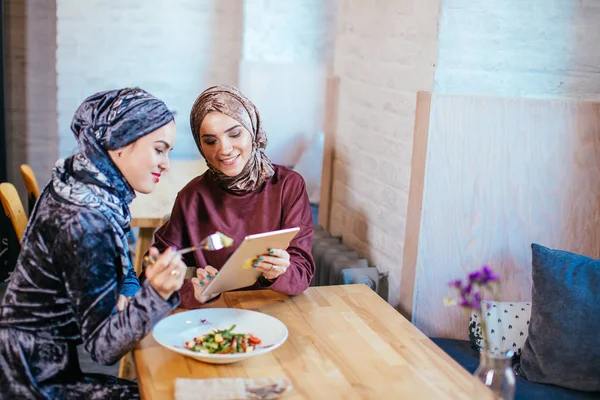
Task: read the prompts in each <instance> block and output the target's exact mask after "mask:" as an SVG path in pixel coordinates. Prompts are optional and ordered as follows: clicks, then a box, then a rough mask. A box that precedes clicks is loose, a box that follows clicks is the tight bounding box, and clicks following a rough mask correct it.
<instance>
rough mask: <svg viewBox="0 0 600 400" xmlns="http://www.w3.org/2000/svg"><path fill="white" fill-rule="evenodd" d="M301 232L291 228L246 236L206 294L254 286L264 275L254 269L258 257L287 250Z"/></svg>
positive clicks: (298, 229) (208, 287) (205, 290)
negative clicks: (274, 251) (273, 250)
mask: <svg viewBox="0 0 600 400" xmlns="http://www.w3.org/2000/svg"><path fill="white" fill-rule="evenodd" d="M299 231H300V228H289V229H282V230H279V231H272V232H265V233H257V234H255V235H249V236H246V237H245V238H244V240H243V241H242V244H241V245H240V246H239V247H238V248H237V249H236V250H235V251H234V252H233V254H232V255H231V257H229V259H228V260H227V261H226V262H225V265H223V267H222V268H221V270H220V271H219V274H218V275H217V276H216V277H215V278H213V280H212V281H211V282H210V284H209V285H208V286H207V287H206V289H204V294H205V295H207V296H211V295H213V294H216V293H223V292H227V291H229V290H235V289H240V288H243V287H247V286H251V285H253V284H254V283H255V282H256V281H257V280H258V278H259V277H260V276H261V275H262V272H260V271H259V270H257V269H255V268H252V265H253V263H254V261H256V259H257V258H258V256H260V255H262V254H268V253H269V250H270V249H285V248H287V246H288V244H289V243H290V242H291V241H292V239H293V238H294V237H295V236H296V235H297V234H298V232H299Z"/></svg>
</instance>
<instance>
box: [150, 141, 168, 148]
mask: <svg viewBox="0 0 600 400" xmlns="http://www.w3.org/2000/svg"><path fill="white" fill-rule="evenodd" d="M154 143H162V144H164V145H165V146H167V149H170V148H171V145H170V144H169V142H167V141H165V140H157V141H155V142H154Z"/></svg>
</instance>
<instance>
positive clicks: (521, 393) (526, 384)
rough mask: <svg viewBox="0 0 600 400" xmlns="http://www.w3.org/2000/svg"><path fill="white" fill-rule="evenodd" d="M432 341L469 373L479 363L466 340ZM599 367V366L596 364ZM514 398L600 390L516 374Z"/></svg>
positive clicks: (577, 398) (559, 397) (579, 396)
mask: <svg viewBox="0 0 600 400" xmlns="http://www.w3.org/2000/svg"><path fill="white" fill-rule="evenodd" d="M431 340H433V342H434V343H435V344H437V345H438V346H439V347H440V348H441V349H442V350H444V351H445V352H446V353H447V354H448V355H449V356H450V357H452V358H453V359H454V360H455V361H456V362H458V363H459V364H460V365H461V366H462V367H463V368H465V369H466V370H467V371H469V372H470V373H473V372H475V370H476V369H477V366H478V365H479V354H478V353H477V352H476V351H475V350H474V349H473V348H472V347H471V343H470V342H469V341H468V340H452V339H435V338H432V339H431ZM598 367H599V368H600V366H598ZM515 399H516V400H537V399H539V400H563V399H574V400H583V399H586V400H587V399H600V392H595V393H590V392H580V391H577V390H572V389H567V388H563V387H559V386H554V385H545V384H542V383H535V382H531V381H528V380H526V379H524V378H522V377H520V376H517V388H516V393H515Z"/></svg>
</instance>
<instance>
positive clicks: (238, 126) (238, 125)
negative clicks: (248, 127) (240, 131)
mask: <svg viewBox="0 0 600 400" xmlns="http://www.w3.org/2000/svg"><path fill="white" fill-rule="evenodd" d="M241 127H242V126H241V125H240V124H237V125H234V126H232V127H231V128H229V129H227V130H226V131H225V133H227V132H229V131H232V130H234V129H235V128H241Z"/></svg>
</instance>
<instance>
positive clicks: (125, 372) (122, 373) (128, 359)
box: [119, 352, 137, 381]
mask: <svg viewBox="0 0 600 400" xmlns="http://www.w3.org/2000/svg"><path fill="white" fill-rule="evenodd" d="M136 377H137V373H136V370H135V363H134V362H133V353H132V352H129V353H127V354H125V355H124V356H123V358H121V362H120V364H119V378H121V379H128V380H130V381H132V380H134V379H135V378H136Z"/></svg>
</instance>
